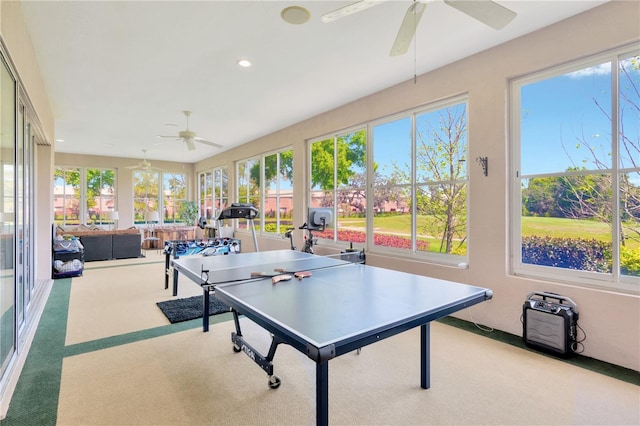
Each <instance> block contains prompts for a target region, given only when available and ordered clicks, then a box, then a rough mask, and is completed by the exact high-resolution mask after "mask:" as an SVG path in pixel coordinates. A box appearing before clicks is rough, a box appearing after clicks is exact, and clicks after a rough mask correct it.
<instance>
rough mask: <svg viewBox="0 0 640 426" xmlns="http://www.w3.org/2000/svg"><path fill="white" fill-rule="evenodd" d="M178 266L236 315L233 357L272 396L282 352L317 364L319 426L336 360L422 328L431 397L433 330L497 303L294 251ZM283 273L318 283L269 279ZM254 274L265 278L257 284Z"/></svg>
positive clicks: (470, 289) (420, 279) (458, 287)
mask: <svg viewBox="0 0 640 426" xmlns="http://www.w3.org/2000/svg"><path fill="white" fill-rule="evenodd" d="M173 266H174V268H175V269H176V270H178V271H180V272H182V273H183V274H185V275H186V276H187V277H189V278H190V279H191V280H193V281H195V282H196V283H200V284H201V285H203V288H207V290H206V293H208V292H209V290H212V291H214V292H215V297H217V298H218V299H219V300H220V301H222V302H223V303H226V304H228V305H229V306H230V307H231V311H232V313H233V318H234V323H235V324H234V325H235V330H236V331H235V332H232V333H231V342H232V347H233V350H234V351H235V352H244V353H245V354H246V355H248V356H249V358H251V359H252V360H253V361H254V362H255V363H256V364H257V365H258V366H259V367H260V368H262V369H263V370H264V371H265V372H266V373H267V375H268V385H269V386H270V387H271V388H277V387H278V386H280V382H281V381H280V379H279V378H278V377H277V376H275V375H274V374H273V363H272V361H273V359H274V356H275V353H276V349H277V346H278V345H279V344H282V343H284V344H288V345H290V346H292V347H294V348H295V349H297V350H298V351H300V352H302V353H304V354H306V355H307V356H308V357H309V358H310V359H311V360H313V361H314V362H315V363H316V423H317V424H319V425H327V424H328V422H329V387H328V377H329V361H330V360H331V359H333V358H335V357H338V356H340V355H343V354H345V353H348V352H351V351H354V350H357V351H359V350H360V348H362V347H364V346H367V345H369V344H372V343H375V342H378V341H380V340H382V339H385V338H388V337H391V336H393V335H395V334H398V333H401V332H404V331H407V330H409V329H412V328H415V327H418V326H420V360H421V361H420V386H421V387H422V388H423V389H428V388H429V387H430V372H429V370H430V366H429V364H430V322H431V321H433V320H436V319H438V318H441V317H444V316H446V315H449V314H451V313H453V312H456V311H459V310H461V309H464V308H467V307H469V306H472V305H475V304H478V303H481V302H483V301H485V300H489V299H491V297H492V291H491V290H489V289H487V288H482V287H475V286H470V285H465V284H459V283H455V282H451V281H444V280H440V279H435V278H429V277H424V276H420V275H414V274H408V273H404V272H398V271H392V270H388V269H383V268H378V267H374V266H370V265H364V264H362V263H352V262H349V261H343V260H340V259H339V258H328V257H323V256H317V255H313V254H308V253H302V252H296V251H291V250H278V251H265V252H258V253H245V254H238V255H233V256H223V257H222V256H220V257H211V258H180V259H174V260H173ZM215 267H219V269H214V268H215ZM276 269H278V270H281V271H284V272H285V273H287V274H291V275H293V274H294V273H295V272H301V271H307V272H310V275H309V276H306V277H304V278H296V277H293V278H292V279H289V280H285V281H278V282H276V283H274V279H273V278H272V277H270V276H268V275H275V274H277V273H279V272H278V271H276ZM203 271H208V272H206V273H205V272H203ZM251 272H263V273H264V274H265V276H263V277H253V278H251ZM305 275H307V274H305ZM214 277H215V278H214ZM174 278H176V277H175V276H174ZM225 280H226V282H225ZM214 283H215V284H214ZM239 315H244V316H245V317H247V318H249V319H250V320H252V321H253V322H255V323H256V324H258V325H259V326H261V327H262V328H264V329H265V330H267V331H268V332H269V333H271V335H272V341H271V346H270V348H269V351H268V353H267V355H263V354H261V353H260V352H259V351H258V350H256V349H255V348H254V347H253V346H251V345H250V344H249V343H248V342H247V341H246V340H245V339H244V337H243V336H242V331H241V328H240V322H239Z"/></svg>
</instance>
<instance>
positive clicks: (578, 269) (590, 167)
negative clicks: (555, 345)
mask: <svg viewBox="0 0 640 426" xmlns="http://www.w3.org/2000/svg"><path fill="white" fill-rule="evenodd" d="M612 70H615V72H612ZM639 91H640V70H639V61H638V52H625V53H622V52H615V53H614V54H610V55H607V56H601V57H599V58H596V59H591V60H588V61H585V62H582V63H579V64H571V65H569V66H567V67H563V68H562V69H554V70H550V71H547V72H543V73H540V74H536V75H533V76H530V77H526V78H523V79H519V80H517V81H514V82H513V84H512V96H513V106H514V112H513V126H512V127H513V139H514V141H516V143H517V146H516V148H517V149H515V150H514V160H513V162H514V166H515V170H514V177H515V181H514V183H513V189H514V194H513V200H514V203H513V206H514V210H513V211H514V238H513V259H514V271H515V273H517V274H529V275H532V274H533V275H537V276H543V277H554V278H558V277H562V278H563V279H565V280H569V281H577V282H581V283H587V284H598V285H607V286H614V287H618V288H627V289H635V290H638V283H640V278H638V277H640V136H639V133H640V132H639V129H640V114H639V107H640V95H639V93H640V92H639Z"/></svg>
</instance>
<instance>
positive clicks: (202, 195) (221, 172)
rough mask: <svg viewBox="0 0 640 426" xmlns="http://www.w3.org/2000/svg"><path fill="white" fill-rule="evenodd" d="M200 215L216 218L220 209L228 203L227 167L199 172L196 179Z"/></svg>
mask: <svg viewBox="0 0 640 426" xmlns="http://www.w3.org/2000/svg"><path fill="white" fill-rule="evenodd" d="M198 197H199V205H200V215H201V216H202V217H205V218H207V219H216V218H217V217H218V215H219V214H220V211H221V210H223V209H225V208H226V207H227V206H228V204H229V179H228V175H227V168H226V167H220V168H217V169H214V170H213V172H203V173H200V178H199V180H198Z"/></svg>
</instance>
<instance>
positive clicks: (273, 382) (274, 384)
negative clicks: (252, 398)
mask: <svg viewBox="0 0 640 426" xmlns="http://www.w3.org/2000/svg"><path fill="white" fill-rule="evenodd" d="M280 383H281V382H280V377H278V376H269V387H270V388H271V389H276V388H278V387H279V386H280Z"/></svg>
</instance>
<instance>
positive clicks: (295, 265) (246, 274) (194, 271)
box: [172, 250, 349, 284]
mask: <svg viewBox="0 0 640 426" xmlns="http://www.w3.org/2000/svg"><path fill="white" fill-rule="evenodd" d="M348 263H349V262H346V261H343V260H340V259H339V258H335V257H326V256H316V255H313V254H309V253H304V252H300V251H294V250H271V251H263V252H252V253H242V254H229V255H224V256H188V257H181V258H178V259H173V260H172V265H173V267H174V268H175V269H177V270H178V271H179V272H181V273H182V274H183V275H185V276H187V277H188V278H189V279H190V280H192V281H194V282H196V283H198V284H223V283H228V282H236V281H242V280H247V279H250V278H251V274H252V273H254V272H262V273H265V274H268V275H275V274H277V272H275V271H274V269H275V268H281V269H285V270H286V271H292V272H299V271H304V270H308V269H309V270H312V269H319V268H327V267H331V266H339V265H345V264H348ZM203 271H208V272H206V273H203ZM174 284H175V283H174Z"/></svg>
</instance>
